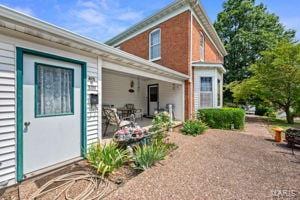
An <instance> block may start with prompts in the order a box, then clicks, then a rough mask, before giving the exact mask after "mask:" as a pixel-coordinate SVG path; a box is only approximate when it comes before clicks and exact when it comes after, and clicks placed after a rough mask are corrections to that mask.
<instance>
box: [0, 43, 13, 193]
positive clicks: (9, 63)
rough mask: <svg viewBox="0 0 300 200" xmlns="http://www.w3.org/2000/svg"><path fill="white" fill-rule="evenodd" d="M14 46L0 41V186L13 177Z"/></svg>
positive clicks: (11, 180)
mask: <svg viewBox="0 0 300 200" xmlns="http://www.w3.org/2000/svg"><path fill="white" fill-rule="evenodd" d="M15 102H16V101H15V48H14V45H11V44H6V43H3V42H1V41H0V187H1V183H7V182H9V181H10V182H13V181H14V179H15V169H16V164H15V163H16V161H15V150H16V149H15V145H16V140H15V135H16V134H15Z"/></svg>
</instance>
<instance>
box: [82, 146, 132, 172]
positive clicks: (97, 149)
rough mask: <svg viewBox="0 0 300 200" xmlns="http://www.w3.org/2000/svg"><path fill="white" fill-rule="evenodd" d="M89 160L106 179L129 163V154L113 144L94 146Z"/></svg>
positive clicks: (89, 152)
mask: <svg viewBox="0 0 300 200" xmlns="http://www.w3.org/2000/svg"><path fill="white" fill-rule="evenodd" d="M87 159H88V161H89V163H90V164H91V166H92V167H93V168H95V169H96V170H97V173H99V174H101V175H102V177H104V176H105V175H107V174H109V173H112V172H113V171H114V170H116V169H118V168H119V167H121V166H122V165H123V164H124V163H125V162H127V161H128V152H127V151H126V150H123V149H119V148H118V146H117V144H116V143H113V142H112V143H109V144H106V145H104V146H101V145H100V144H94V145H92V146H91V147H90V148H89V150H88V153H87Z"/></svg>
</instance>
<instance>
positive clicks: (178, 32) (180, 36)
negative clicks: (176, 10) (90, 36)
mask: <svg viewBox="0 0 300 200" xmlns="http://www.w3.org/2000/svg"><path fill="white" fill-rule="evenodd" d="M190 18H191V17H190V12H189V11H186V12H184V13H181V14H179V15H177V16H175V17H173V18H171V19H169V20H167V21H165V22H163V23H161V24H159V25H157V26H155V27H153V28H151V29H149V30H147V31H145V32H143V33H141V34H139V35H137V36H135V37H133V38H131V39H129V40H127V41H125V42H123V43H122V44H121V45H120V48H121V50H123V51H126V52H128V53H131V54H134V55H137V56H139V57H141V58H144V59H149V33H150V32H151V31H152V30H154V29H157V28H160V29H161V59H160V60H158V61H155V63H158V64H160V65H163V66H165V67H168V68H171V69H173V70H176V71H178V72H182V73H185V74H189V63H190V58H189V57H190V55H189V54H190V50H189V46H190Z"/></svg>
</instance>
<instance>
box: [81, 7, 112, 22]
mask: <svg viewBox="0 0 300 200" xmlns="http://www.w3.org/2000/svg"><path fill="white" fill-rule="evenodd" d="M76 14H78V15H77V16H78V17H79V18H81V19H82V20H84V21H85V22H87V23H89V24H91V25H102V24H103V23H105V20H106V18H105V16H103V15H102V14H101V13H100V12H97V11H96V10H94V9H84V10H81V11H79V12H78V13H76Z"/></svg>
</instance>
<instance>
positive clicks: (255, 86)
mask: <svg viewBox="0 0 300 200" xmlns="http://www.w3.org/2000/svg"><path fill="white" fill-rule="evenodd" d="M261 55H262V57H261V58H259V59H258V61H257V62H256V63H255V64H253V65H252V66H251V67H250V72H251V73H253V75H252V76H251V77H250V78H248V79H245V80H244V81H242V82H241V83H238V82H235V83H232V84H231V88H232V92H233V97H234V98H235V100H236V101H240V100H242V101H250V102H253V100H254V99H257V98H259V99H261V100H263V101H264V102H266V103H268V104H270V105H271V106H273V107H275V108H280V109H283V110H284V111H285V112H286V115H287V121H288V122H289V123H293V117H294V115H295V114H296V112H297V111H298V110H299V107H300V44H293V43H290V42H280V43H279V44H278V45H277V46H276V47H275V48H274V49H272V50H267V51H264V52H262V54H261Z"/></svg>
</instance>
